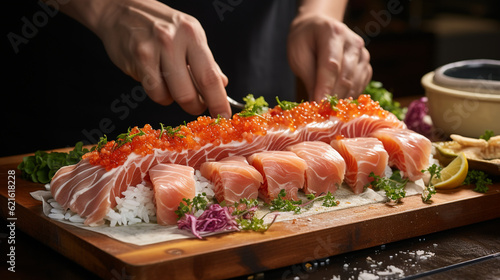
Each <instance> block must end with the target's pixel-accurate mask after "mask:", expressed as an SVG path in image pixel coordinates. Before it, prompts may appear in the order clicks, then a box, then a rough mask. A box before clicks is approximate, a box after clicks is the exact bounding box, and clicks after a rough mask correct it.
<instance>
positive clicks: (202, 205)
mask: <svg viewBox="0 0 500 280" xmlns="http://www.w3.org/2000/svg"><path fill="white" fill-rule="evenodd" d="M207 207H208V199H207V194H206V193H201V194H198V195H197V196H195V197H193V199H192V200H191V199H189V198H183V199H182V202H180V203H179V207H177V210H175V214H177V217H178V219H180V218H182V217H183V216H184V215H185V214H194V213H196V212H197V211H198V210H206V209H207Z"/></svg>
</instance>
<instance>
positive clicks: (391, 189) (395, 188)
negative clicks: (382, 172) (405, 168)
mask: <svg viewBox="0 0 500 280" xmlns="http://www.w3.org/2000/svg"><path fill="white" fill-rule="evenodd" d="M369 177H371V178H373V181H372V182H371V183H370V185H371V186H372V187H373V189H374V190H383V191H385V195H386V196H387V198H388V199H390V200H391V201H393V202H394V203H396V204H397V203H399V202H400V201H401V199H403V198H404V197H405V196H406V191H405V187H406V184H407V183H408V181H409V180H408V179H404V178H403V177H402V176H401V173H400V172H399V170H395V171H394V172H393V173H392V175H391V177H389V178H387V177H383V178H381V177H380V176H376V175H375V173H373V172H371V173H370V175H369Z"/></svg>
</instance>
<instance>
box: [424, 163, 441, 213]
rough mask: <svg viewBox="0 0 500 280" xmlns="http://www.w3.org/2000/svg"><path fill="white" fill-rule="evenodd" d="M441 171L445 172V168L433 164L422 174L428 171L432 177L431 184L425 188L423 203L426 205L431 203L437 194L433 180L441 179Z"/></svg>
mask: <svg viewBox="0 0 500 280" xmlns="http://www.w3.org/2000/svg"><path fill="white" fill-rule="evenodd" d="M441 170H443V167H442V166H439V165H437V164H433V165H431V166H429V168H427V169H425V170H422V173H424V172H426V171H428V172H429V174H430V175H431V177H430V178H429V183H427V186H425V189H424V191H423V192H422V201H423V202H424V203H429V202H430V200H431V197H432V195H434V194H436V188H434V184H432V179H434V178H437V179H439V178H441Z"/></svg>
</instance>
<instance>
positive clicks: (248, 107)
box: [238, 94, 269, 117]
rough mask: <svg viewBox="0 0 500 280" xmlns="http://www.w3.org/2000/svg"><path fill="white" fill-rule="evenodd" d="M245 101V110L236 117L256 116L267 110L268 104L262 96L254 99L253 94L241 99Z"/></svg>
mask: <svg viewBox="0 0 500 280" xmlns="http://www.w3.org/2000/svg"><path fill="white" fill-rule="evenodd" d="M243 101H245V108H244V109H243V111H241V112H240V113H239V114H238V115H240V116H242V117H251V116H258V115H262V114H263V113H265V112H266V111H267V109H268V106H269V104H267V102H266V100H264V97H263V96H260V97H258V98H257V99H255V97H254V96H253V94H249V95H247V96H246V97H244V98H243Z"/></svg>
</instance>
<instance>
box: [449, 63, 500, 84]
mask: <svg viewBox="0 0 500 280" xmlns="http://www.w3.org/2000/svg"><path fill="white" fill-rule="evenodd" d="M443 74H444V75H445V76H448V77H452V78H458V79H475V80H490V81H492V80H493V81H500V65H495V64H469V65H464V66H459V67H453V68H450V69H446V70H445V71H444V72H443Z"/></svg>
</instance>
